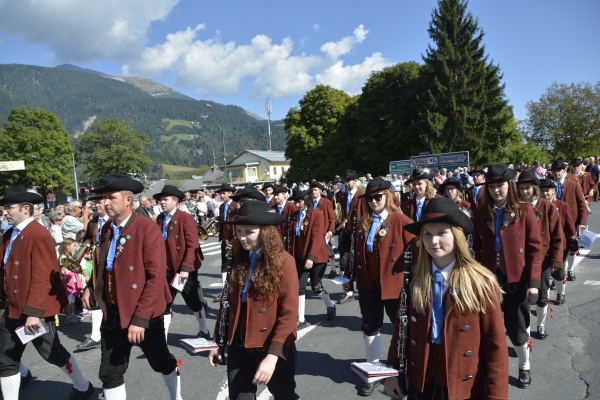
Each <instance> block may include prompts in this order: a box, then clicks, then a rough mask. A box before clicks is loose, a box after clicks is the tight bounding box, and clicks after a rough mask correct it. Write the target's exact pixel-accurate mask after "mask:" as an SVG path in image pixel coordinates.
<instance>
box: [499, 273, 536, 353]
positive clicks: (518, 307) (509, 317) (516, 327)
mask: <svg viewBox="0 0 600 400" xmlns="http://www.w3.org/2000/svg"><path fill="white" fill-rule="evenodd" d="M496 278H498V283H499V284H500V287H501V288H502V290H504V292H505V294H504V297H503V299H502V312H504V328H505V329H506V333H507V334H508V338H509V339H510V341H511V343H512V344H513V346H523V345H524V344H525V343H527V340H528V339H529V334H528V333H527V328H528V327H529V324H530V320H531V314H530V312H529V303H528V302H527V282H516V283H507V282H506V275H504V274H502V272H500V271H499V270H498V271H496Z"/></svg>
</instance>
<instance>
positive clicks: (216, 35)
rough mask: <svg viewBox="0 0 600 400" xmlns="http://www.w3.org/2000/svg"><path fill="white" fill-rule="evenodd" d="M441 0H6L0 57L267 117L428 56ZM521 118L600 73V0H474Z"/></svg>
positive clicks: (0, 15) (0, 1)
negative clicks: (564, 86)
mask: <svg viewBox="0 0 600 400" xmlns="http://www.w3.org/2000/svg"><path fill="white" fill-rule="evenodd" d="M436 5H437V1H435V0H381V1H376V0H375V1H370V2H366V1H360V2H359V1H355V0H346V1H333V0H330V1H326V0H321V1H313V0H305V1H302V2H294V3H292V2H286V1H270V0H265V1H247V0H246V1H242V0H231V1H220V2H218V1H210V2H209V1H200V0H125V1H123V0H87V1H82V0H44V1H38V0H19V1H16V0H15V1H11V0H0V63H1V64H11V63H20V64H32V65H40V66H49V67H52V66H55V65H59V64H63V63H71V64H75V65H78V66H81V67H85V68H91V69H95V70H98V71H101V72H104V73H107V74H110V75H117V76H121V75H131V76H141V77H146V78H150V79H154V80H156V81H159V82H161V83H163V84H165V85H168V86H170V87H172V88H174V89H175V90H178V91H180V92H182V93H184V94H186V95H188V96H191V97H193V98H196V99H205V100H212V101H216V102H219V103H224V104H235V105H239V106H241V107H243V108H245V109H247V110H248V111H251V112H254V113H256V114H258V115H259V116H262V117H265V118H266V114H265V100H266V99H267V98H269V99H270V101H271V104H272V109H273V112H272V114H271V119H281V118H283V117H285V115H286V113H287V112H288V110H289V109H290V107H294V106H297V105H298V100H300V99H301V98H302V96H303V95H304V94H305V93H306V92H307V91H308V90H310V89H312V88H313V87H314V86H315V85H317V84H328V85H330V86H333V87H336V88H338V89H342V90H344V91H346V92H348V93H349V94H357V93H360V89H361V87H362V86H363V85H364V83H365V81H366V80H367V79H368V77H369V75H370V73H371V72H372V71H377V70H381V69H382V68H384V67H386V66H390V65H394V64H397V63H400V62H406V61H418V62H422V58H421V56H422V55H423V54H425V51H426V48H427V45H428V44H429V42H430V41H429V37H428V35H427V28H428V24H429V22H430V19H431V12H432V11H433V9H434V8H435V7H436ZM469 11H470V12H471V13H472V14H473V15H474V16H475V17H476V18H478V19H479V25H480V28H482V29H483V31H484V32H485V37H484V44H485V46H486V52H487V54H488V55H489V57H490V59H492V60H493V61H494V62H495V63H496V64H499V65H500V68H501V71H502V73H503V74H504V83H505V84H506V96H507V98H508V102H509V104H510V105H511V106H513V107H514V112H515V116H516V117H517V119H525V118H526V117H527V113H526V108H525V104H526V103H527V102H528V101H537V100H539V99H540V97H541V96H542V94H543V93H544V92H545V91H546V89H547V88H548V87H549V86H550V85H551V84H552V83H553V82H558V83H572V82H583V81H585V82H592V83H596V82H598V81H600V72H599V71H600V51H598V48H599V47H598V41H599V40H600V24H599V23H598V16H600V1H597V0H573V1H564V0H525V1H524V0H503V1H489V0H471V1H470V2H469Z"/></svg>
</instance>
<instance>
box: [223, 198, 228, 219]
mask: <svg viewBox="0 0 600 400" xmlns="http://www.w3.org/2000/svg"><path fill="white" fill-rule="evenodd" d="M228 212H229V203H227V202H225V205H224V206H223V219H222V220H223V221H227V219H228V218H227V213H228Z"/></svg>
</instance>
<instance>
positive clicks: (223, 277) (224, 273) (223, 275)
mask: <svg viewBox="0 0 600 400" xmlns="http://www.w3.org/2000/svg"><path fill="white" fill-rule="evenodd" d="M221 279H223V284H225V281H226V280H227V272H221Z"/></svg>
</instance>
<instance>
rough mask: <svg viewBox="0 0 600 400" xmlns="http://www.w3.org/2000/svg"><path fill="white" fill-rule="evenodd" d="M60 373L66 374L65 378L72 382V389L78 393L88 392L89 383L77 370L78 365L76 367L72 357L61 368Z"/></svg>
mask: <svg viewBox="0 0 600 400" xmlns="http://www.w3.org/2000/svg"><path fill="white" fill-rule="evenodd" d="M60 370H61V371H62V372H64V373H65V374H67V376H68V377H69V378H70V379H71V381H73V387H74V388H75V389H77V390H79V391H80V392H85V391H86V390H88V387H89V385H90V381H88V380H87V379H86V377H85V376H83V374H82V373H81V370H80V369H79V365H77V360H75V358H74V357H73V356H71V357H69V359H68V360H67V363H66V364H65V365H64V366H63V367H61V369H60Z"/></svg>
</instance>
